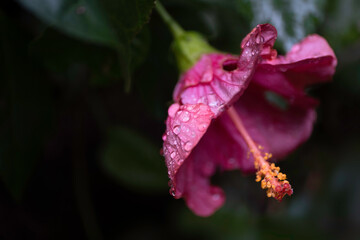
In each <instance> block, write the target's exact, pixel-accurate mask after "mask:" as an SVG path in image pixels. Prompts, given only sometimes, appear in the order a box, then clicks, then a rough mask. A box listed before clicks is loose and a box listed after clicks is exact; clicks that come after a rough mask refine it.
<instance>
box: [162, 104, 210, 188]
mask: <svg viewBox="0 0 360 240" xmlns="http://www.w3.org/2000/svg"><path fill="white" fill-rule="evenodd" d="M168 114H169V116H168V119H167V120H166V132H165V134H164V135H163V140H164V145H163V153H164V157H165V161H166V165H167V167H168V174H169V178H170V181H171V182H172V184H173V186H172V189H174V187H175V185H174V184H175V182H174V178H175V175H176V173H177V171H178V169H179V167H180V166H181V165H182V164H183V162H184V160H185V159H186V158H187V157H188V156H189V154H190V153H191V151H192V149H193V148H194V147H195V146H196V145H197V143H198V142H199V141H200V139H201V137H202V136H203V135H204V134H205V132H206V130H207V128H208V127H209V125H210V122H211V119H212V118H213V116H214V114H213V112H212V111H211V110H210V108H209V107H208V106H207V105H204V104H194V105H191V104H186V105H179V104H177V103H175V104H173V105H171V106H170V107H169V110H168Z"/></svg>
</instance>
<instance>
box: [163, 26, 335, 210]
mask: <svg viewBox="0 0 360 240" xmlns="http://www.w3.org/2000/svg"><path fill="white" fill-rule="evenodd" d="M276 37H277V32H276V29H275V28H274V27H273V26H272V25H270V24H262V25H258V26H256V27H255V28H254V29H253V30H252V31H251V32H250V33H249V34H248V35H247V36H246V37H245V38H244V40H243V41H242V43H241V48H242V52H241V54H240V56H234V55H231V54H225V53H218V52H214V53H205V54H202V55H201V57H200V59H199V60H198V61H197V62H196V63H195V64H194V65H193V66H192V67H191V68H190V69H188V70H187V71H186V72H184V73H183V74H182V76H181V77H180V80H179V82H178V83H177V85H176V87H175V90H174V93H173V100H174V104H172V105H171V106H170V107H169V109H168V118H167V120H166V132H165V134H164V135H163V140H164V144H163V154H164V157H165V161H166V165H167V167H168V175H169V178H170V181H169V185H170V192H171V194H172V195H173V196H174V197H175V198H184V199H185V201H186V203H187V205H188V207H189V208H190V209H191V210H192V211H193V212H194V213H195V214H197V215H199V216H209V215H211V214H212V213H214V211H216V210H217V209H218V208H219V207H221V206H222V205H223V203H224V201H225V196H224V193H223V191H222V189H221V188H220V187H218V186H213V185H212V184H211V183H210V178H211V176H213V175H214V174H215V172H216V171H225V170H235V169H239V170H241V171H242V172H245V173H251V172H256V179H255V180H256V181H258V182H260V183H261V187H262V188H263V189H266V191H267V196H268V197H274V198H276V199H278V200H281V199H282V198H283V197H284V196H285V195H291V194H292V193H293V189H292V187H291V185H290V183H289V182H288V181H287V180H286V179H287V177H286V175H285V174H283V173H281V172H280V168H279V167H276V166H275V164H274V163H272V162H273V161H275V160H278V159H282V158H284V157H285V156H287V155H288V154H289V153H291V152H292V151H293V150H295V149H296V148H297V147H298V146H299V145H300V144H301V143H303V142H304V141H306V140H307V139H308V138H309V136H310V134H311V132H312V128H313V124H314V122H315V120H316V112H315V107H316V106H317V104H318V102H317V100H316V99H314V98H312V97H310V96H308V95H306V93H305V89H306V88H307V87H308V86H310V85H311V84H316V83H322V82H326V81H329V80H330V79H331V77H332V75H333V74H334V72H335V67H336V64H337V60H336V57H335V54H334V52H333V50H332V49H331V47H330V46H329V45H328V43H327V42H326V40H325V39H323V38H322V37H320V36H318V35H310V36H308V37H306V38H305V39H304V40H302V41H301V42H300V43H298V44H296V45H294V46H293V48H292V49H291V50H290V51H289V52H288V53H287V54H286V55H285V56H277V52H276V50H274V49H273V45H274V42H275V40H276ZM274 99H275V100H277V101H280V102H281V104H277V102H276V101H274Z"/></svg>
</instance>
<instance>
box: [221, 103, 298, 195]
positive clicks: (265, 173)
mask: <svg viewBox="0 0 360 240" xmlns="http://www.w3.org/2000/svg"><path fill="white" fill-rule="evenodd" d="M227 113H228V115H229V117H230V119H231V120H232V121H233V123H234V125H235V127H236V129H237V130H238V131H239V133H240V134H241V136H242V137H243V138H244V140H245V142H246V144H247V145H248V147H249V149H250V153H251V154H252V155H253V157H254V166H255V169H256V170H257V172H256V179H255V181H256V182H260V181H261V188H262V189H267V196H268V197H274V198H276V199H277V200H279V201H281V200H282V198H283V197H284V196H285V195H286V194H287V195H289V196H290V195H292V194H293V189H292V188H291V185H290V184H289V182H288V181H287V180H286V175H285V174H283V173H281V172H280V168H279V167H276V166H275V164H274V163H271V164H270V163H269V162H268V160H269V159H270V158H271V157H272V154H271V153H262V151H261V150H262V149H263V147H261V146H260V145H258V146H257V145H256V144H255V143H254V141H253V140H252V138H251V137H250V135H249V133H248V132H247V131H246V129H245V126H244V124H243V122H242V120H241V118H240V117H239V115H238V114H237V112H236V110H235V109H234V107H230V108H229V109H228V110H227Z"/></svg>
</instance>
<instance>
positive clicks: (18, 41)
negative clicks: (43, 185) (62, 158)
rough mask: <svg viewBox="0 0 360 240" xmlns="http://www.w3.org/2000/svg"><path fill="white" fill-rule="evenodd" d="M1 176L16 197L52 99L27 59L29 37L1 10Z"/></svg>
mask: <svg viewBox="0 0 360 240" xmlns="http://www.w3.org/2000/svg"><path fill="white" fill-rule="evenodd" d="M0 27H1V29H2V31H3V33H4V34H1V35H0V47H1V48H0V53H1V54H0V56H1V64H0V66H1V67H0V68H2V69H0V76H1V79H2V81H1V93H2V94H1V100H0V102H1V103H2V104H1V108H0V114H1V118H0V126H1V134H0V175H1V178H2V179H3V181H4V183H5V185H6V186H7V187H8V188H9V189H10V192H11V193H12V195H13V197H14V198H15V199H17V200H19V199H20V198H21V196H22V193H23V190H24V188H25V186H26V184H27V181H28V179H29V177H30V176H31V173H32V171H33V169H34V166H35V164H36V163H37V162H38V161H39V159H40V158H41V157H42V147H43V145H44V142H45V137H46V133H47V131H48V130H49V127H50V125H51V120H52V118H51V113H52V101H51V97H50V87H49V85H48V82H46V81H44V78H43V77H42V76H41V74H39V72H38V71H37V70H38V68H37V66H36V65H35V64H33V62H32V61H31V60H30V59H29V58H28V56H27V54H26V52H27V44H28V42H29V41H30V40H29V39H31V38H30V36H27V35H26V34H25V33H24V32H25V31H23V29H22V28H21V27H20V26H18V25H17V24H15V23H14V22H11V21H10V20H9V19H7V18H5V17H4V16H2V15H1V13H0Z"/></svg>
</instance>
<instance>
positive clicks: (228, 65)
mask: <svg viewBox="0 0 360 240" xmlns="http://www.w3.org/2000/svg"><path fill="white" fill-rule="evenodd" d="M222 67H223V69H224V70H225V71H228V72H231V71H234V70H236V69H237V68H238V60H237V59H227V60H225V61H224V62H223V65H222Z"/></svg>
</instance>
